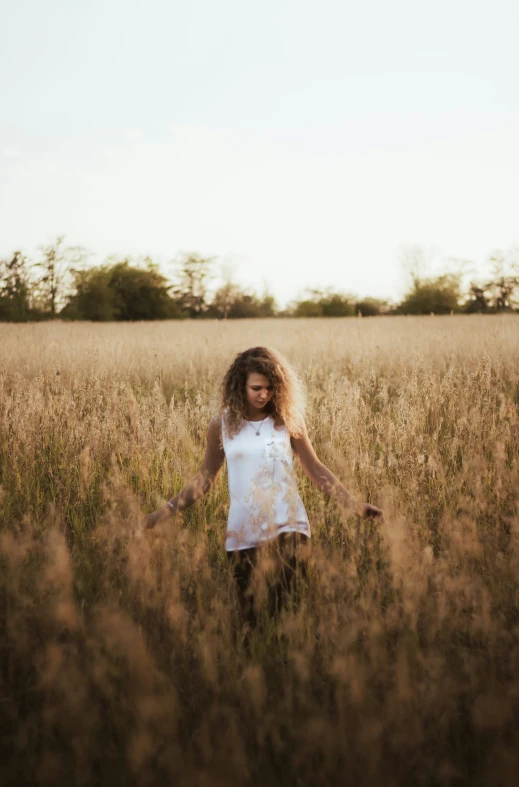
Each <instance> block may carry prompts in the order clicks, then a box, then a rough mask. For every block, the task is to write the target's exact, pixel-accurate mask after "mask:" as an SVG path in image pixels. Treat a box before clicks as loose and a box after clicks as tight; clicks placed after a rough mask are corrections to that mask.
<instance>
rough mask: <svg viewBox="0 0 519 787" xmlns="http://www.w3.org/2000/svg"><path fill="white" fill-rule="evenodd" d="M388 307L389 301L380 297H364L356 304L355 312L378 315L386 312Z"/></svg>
mask: <svg viewBox="0 0 519 787" xmlns="http://www.w3.org/2000/svg"><path fill="white" fill-rule="evenodd" d="M387 309H388V303H387V301H382V300H379V299H378V298H363V299H362V300H361V301H357V302H356V303H355V306H354V310H355V314H360V315H361V316H362V317H376V316H377V315H378V314H383V313H384V312H386V311H387Z"/></svg>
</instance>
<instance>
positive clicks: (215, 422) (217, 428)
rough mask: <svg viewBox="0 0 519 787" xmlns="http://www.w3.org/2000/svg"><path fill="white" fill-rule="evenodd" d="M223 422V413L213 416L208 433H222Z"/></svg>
mask: <svg viewBox="0 0 519 787" xmlns="http://www.w3.org/2000/svg"><path fill="white" fill-rule="evenodd" d="M222 420H223V418H222V414H221V413H217V414H216V415H213V417H212V418H211V420H210V421H209V424H208V426H207V431H208V432H221V431H222Z"/></svg>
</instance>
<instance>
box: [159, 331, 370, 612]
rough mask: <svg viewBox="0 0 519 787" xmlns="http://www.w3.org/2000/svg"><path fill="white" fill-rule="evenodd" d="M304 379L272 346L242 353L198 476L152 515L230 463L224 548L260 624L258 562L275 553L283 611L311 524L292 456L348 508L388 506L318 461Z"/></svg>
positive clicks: (244, 604)
mask: <svg viewBox="0 0 519 787" xmlns="http://www.w3.org/2000/svg"><path fill="white" fill-rule="evenodd" d="M302 410H303V407H302V393H301V388H300V383H299V381H298V379H297V377H296V375H295V373H294V371H293V370H292V369H291V367H290V366H289V364H288V363H287V362H286V361H285V360H284V359H283V358H282V357H281V356H280V355H279V354H278V353H277V352H275V351H273V350H271V349H269V348H267V347H253V348H251V349H249V350H245V352H242V353H240V354H239V355H238V356H237V357H236V358H235V360H234V362H233V363H232V364H231V366H230V368H229V369H228V371H227V373H226V375H225V377H224V379H223V382H222V388H221V412H220V414H219V415H218V416H217V417H216V418H213V420H212V421H211V422H210V424H209V427H208V430H207V445H206V451H205V456H204V460H203V462H202V465H201V467H200V471H199V472H198V474H197V475H196V476H195V477H194V478H193V479H192V480H191V481H190V482H189V483H188V484H187V485H186V486H185V487H184V489H182V491H181V492H180V493H179V494H178V495H177V496H176V497H174V498H173V499H172V500H170V501H168V503H167V504H166V506H164V508H162V509H160V510H159V511H155V512H154V513H152V514H149V515H148V517H147V520H146V525H147V527H148V528H151V527H154V526H155V525H156V524H157V523H158V522H161V521H164V520H166V519H169V518H170V517H172V516H174V515H175V514H176V513H177V512H179V511H183V510H184V509H186V508H188V507H189V506H191V505H193V503H195V502H196V501H197V500H199V499H200V498H201V497H203V495H205V494H206V493H207V492H208V491H209V490H210V489H211V487H212V485H213V484H214V482H215V480H216V478H217V476H218V473H219V472H220V470H221V468H222V465H223V462H224V459H226V460H227V474H228V481H229V496H230V500H231V504H230V508H229V518H228V524H227V538H226V544H225V548H226V550H227V554H228V557H229V560H230V562H231V565H232V568H233V574H234V578H235V580H236V584H237V586H238V590H239V596H240V605H241V609H242V614H243V617H244V618H245V620H246V621H247V622H249V623H251V624H253V623H254V621H255V611H254V598H253V592H252V588H253V586H254V578H255V577H254V575H255V567H256V566H257V565H258V562H259V561H258V557H259V556H268V557H269V558H270V559H269V560H267V561H264V562H266V563H267V564H268V565H269V567H270V571H271V578H270V582H269V607H270V611H271V612H274V611H276V610H279V608H280V606H281V604H282V601H283V598H284V596H285V595H286V593H287V591H288V590H289V589H290V585H291V582H292V579H293V576H294V574H295V572H296V567H297V562H298V556H300V555H301V554H302V553H303V554H304V551H305V550H306V549H307V548H308V541H309V538H310V525H309V522H308V517H307V514H306V511H305V508H304V505H303V502H302V500H301V498H300V496H299V493H298V490H297V484H296V479H295V475H294V470H293V454H294V453H295V454H296V456H297V457H298V459H299V462H300V464H301V467H302V469H303V471H304V473H305V474H306V476H307V477H308V478H309V479H310V481H312V482H313V483H314V484H315V485H316V486H318V487H319V488H320V489H322V490H323V491H324V492H326V494H328V495H329V496H330V497H332V498H334V499H335V500H337V502H339V503H341V504H342V505H343V506H344V507H345V508H346V509H347V510H349V511H351V512H352V513H354V514H357V515H359V516H364V517H382V511H381V509H379V508H377V507H376V506H372V505H369V504H368V503H359V502H358V501H357V500H356V499H355V497H354V496H353V495H352V494H350V492H348V490H347V489H345V488H344V486H343V485H342V484H341V483H340V481H339V480H338V479H337V478H336V477H335V476H334V475H333V473H332V472H331V471H330V470H329V469H328V468H327V467H325V465H323V464H322V462H321V461H320V460H319V459H318V457H317V455H316V453H315V451H314V449H313V447H312V444H311V442H310V439H309V437H308V433H307V430H306V426H305V422H304V420H303V414H302Z"/></svg>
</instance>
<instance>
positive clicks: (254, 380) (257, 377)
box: [245, 372, 274, 415]
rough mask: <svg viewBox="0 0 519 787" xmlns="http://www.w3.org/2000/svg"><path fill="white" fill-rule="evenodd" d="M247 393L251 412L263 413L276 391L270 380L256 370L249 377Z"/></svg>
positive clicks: (246, 387)
mask: <svg viewBox="0 0 519 787" xmlns="http://www.w3.org/2000/svg"><path fill="white" fill-rule="evenodd" d="M245 394H246V398H247V404H248V406H249V411H250V413H252V414H255V413H257V414H258V415H261V411H262V410H263V409H264V407H265V405H266V404H268V403H269V402H270V400H271V399H272V396H273V394H274V391H273V388H272V385H271V384H270V382H269V380H268V379H267V378H266V377H265V376H264V375H262V374H256V373H255V372H254V373H251V374H249V376H248V377H247V382H246V383H245Z"/></svg>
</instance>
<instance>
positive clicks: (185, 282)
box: [0, 236, 519, 322]
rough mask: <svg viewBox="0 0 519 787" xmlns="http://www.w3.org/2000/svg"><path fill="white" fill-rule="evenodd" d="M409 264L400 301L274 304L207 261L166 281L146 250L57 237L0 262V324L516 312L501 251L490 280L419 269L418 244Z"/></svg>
mask: <svg viewBox="0 0 519 787" xmlns="http://www.w3.org/2000/svg"><path fill="white" fill-rule="evenodd" d="M414 248H415V250H417V251H416V253H415V256H414V258H413V260H412V264H411V265H410V266H408V268H409V270H408V272H409V274H410V279H411V285H410V287H409V290H408V292H407V293H406V295H405V297H404V298H403V300H402V301H401V302H400V303H397V304H395V303H390V302H389V301H384V300H381V299H378V298H362V299H360V298H357V297H355V296H353V295H348V294H345V293H341V292H335V291H333V290H332V289H325V290H318V289H309V290H306V294H305V296H304V297H301V298H299V299H298V300H295V301H293V302H292V303H291V304H290V305H289V306H288V307H287V308H285V309H283V310H281V309H278V307H277V304H276V302H275V299H274V297H273V296H272V295H271V294H270V293H269V292H268V291H266V292H264V293H263V294H262V295H258V294H257V293H255V292H251V291H249V290H247V289H246V288H243V287H242V286H240V285H239V284H236V283H235V282H233V281H232V280H230V279H227V280H225V281H223V282H221V283H220V285H219V286H217V287H216V288H214V287H213V286H212V283H213V282H214V279H215V274H214V267H215V259H214V258H206V257H201V256H200V255H197V254H184V255H181V256H179V257H178V258H177V260H176V261H175V274H174V276H173V280H172V281H171V280H168V279H167V278H166V276H164V275H163V274H162V273H161V272H160V271H159V268H158V265H157V264H156V263H154V262H153V260H152V259H151V258H149V257H144V258H137V259H132V258H123V259H116V258H114V257H110V258H108V259H107V260H106V261H105V262H104V263H103V264H101V265H95V266H88V264H87V263H88V258H89V256H90V255H89V253H88V252H87V251H86V250H85V249H83V248H82V247H79V246H67V245H66V244H65V242H64V237H63V236H60V237H58V238H57V239H56V241H55V242H54V243H52V244H50V245H48V246H42V247H40V249H39V257H38V259H36V260H32V259H30V258H28V257H27V256H26V255H24V254H22V252H21V251H15V252H14V253H13V254H12V255H10V256H9V257H8V258H7V259H3V260H0V321H2V322H27V321H30V320H46V319H55V318H60V319H68V320H91V321H95V322H108V321H124V320H126V321H136V320H166V319H184V318H192V319H204V318H205V319H239V318H245V317H248V318H251V317H253V318H259V317H276V316H277V317H352V316H358V315H361V316H363V317H370V316H376V315H381V314H384V315H391V314H451V313H466V314H470V313H497V312H503V311H519V275H516V274H518V273H519V271H518V269H517V264H516V262H514V261H513V260H510V259H509V258H508V256H507V254H504V253H496V254H494V255H493V256H492V257H490V258H489V263H490V273H489V277H488V278H487V279H486V280H485V281H483V282H474V281H473V282H470V284H469V286H468V288H467V289H466V290H465V291H464V290H463V288H462V284H461V282H462V276H461V274H458V273H446V274H442V275H440V276H432V277H431V276H429V277H427V276H424V275H423V274H422V272H421V269H420V268H421V266H420V250H419V249H418V247H414Z"/></svg>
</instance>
